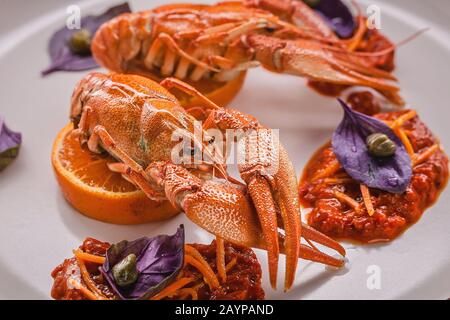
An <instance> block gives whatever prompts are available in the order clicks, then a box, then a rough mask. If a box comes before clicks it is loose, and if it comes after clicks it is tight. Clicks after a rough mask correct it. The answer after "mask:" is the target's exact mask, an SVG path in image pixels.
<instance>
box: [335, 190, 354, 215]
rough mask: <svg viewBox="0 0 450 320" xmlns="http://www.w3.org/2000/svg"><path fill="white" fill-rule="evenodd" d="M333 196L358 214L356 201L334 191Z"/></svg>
mask: <svg viewBox="0 0 450 320" xmlns="http://www.w3.org/2000/svg"><path fill="white" fill-rule="evenodd" d="M334 195H335V196H336V198H338V200H339V201H342V202H345V203H346V204H348V205H349V206H350V207H352V208H353V209H355V211H357V212H359V203H358V202H357V201H356V200H354V199H352V198H351V197H349V196H348V195H346V194H345V193H342V192H340V191H334Z"/></svg>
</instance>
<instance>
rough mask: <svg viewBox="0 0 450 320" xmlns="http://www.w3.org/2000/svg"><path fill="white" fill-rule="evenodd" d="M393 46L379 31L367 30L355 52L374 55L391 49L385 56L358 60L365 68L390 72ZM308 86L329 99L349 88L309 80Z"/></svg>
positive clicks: (393, 64)
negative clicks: (361, 61) (363, 63)
mask: <svg viewBox="0 0 450 320" xmlns="http://www.w3.org/2000/svg"><path fill="white" fill-rule="evenodd" d="M393 46H394V45H393V43H392V42H391V41H389V39H388V38H386V37H385V36H384V35H383V34H382V33H380V31H378V30H376V29H368V30H367V31H366V33H365V34H364V36H363V38H362V39H361V41H360V42H359V44H358V46H357V48H356V50H355V51H356V52H366V53H374V52H380V51H383V50H386V49H390V48H392V49H393V50H392V51H390V52H386V54H381V55H373V56H371V57H360V59H362V60H363V61H365V63H366V64H367V66H370V67H374V68H377V69H381V70H385V71H388V72H391V71H393V70H394V69H395V63H394V58H395V50H394V47H393ZM350 57H351V55H350ZM308 85H309V87H310V88H312V89H313V90H315V91H317V92H318V93H320V94H323V95H326V96H331V97H337V96H339V95H341V93H342V91H344V90H345V89H347V88H348V87H349V86H346V85H340V84H333V83H327V82H320V81H314V80H309V81H308Z"/></svg>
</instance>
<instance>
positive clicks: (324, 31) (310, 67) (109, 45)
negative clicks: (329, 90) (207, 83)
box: [92, 0, 403, 105]
mask: <svg viewBox="0 0 450 320" xmlns="http://www.w3.org/2000/svg"><path fill="white" fill-rule="evenodd" d="M363 24H364V23H363ZM363 24H361V25H363ZM357 34H361V33H357ZM353 47H354V46H353V44H352V43H349V42H345V41H344V40H341V39H339V38H338V37H337V36H336V35H335V34H334V33H333V32H332V31H331V29H330V28H329V27H328V26H327V25H326V23H325V22H324V21H323V20H322V19H321V18H320V17H319V16H318V15H317V14H316V13H315V12H314V11H313V10H312V9H311V8H309V7H308V6H307V5H306V4H305V3H303V2H302V1H296V0H243V1H233V2H223V3H218V4H215V5H196V4H174V5H166V6H162V7H159V8H155V9H153V10H147V11H142V12H137V13H131V14H123V15H120V16H119V17H116V18H114V19H112V20H111V21H109V22H107V23H105V24H104V25H103V26H101V27H100V29H99V30H98V31H97V33H96V35H95V37H94V39H93V41H92V52H93V54H94V57H95V58H96V60H97V61H98V62H99V63H100V64H101V65H102V66H104V67H106V68H108V69H110V70H112V71H115V72H118V73H138V74H143V75H148V74H154V73H155V71H156V72H158V73H159V74H160V75H161V76H162V77H167V76H172V77H176V78H178V79H190V80H192V81H198V80H200V79H202V78H208V79H211V80H212V81H219V82H224V81H229V80H231V79H233V78H234V77H236V76H237V75H238V74H239V73H240V72H241V71H243V70H246V69H248V68H251V67H254V66H257V65H260V64H261V65H262V66H264V67H265V68H267V69H269V70H271V71H274V72H280V73H289V74H293V75H297V76H301V77H306V78H307V79H309V80H312V81H315V82H321V83H329V84H333V85H343V86H352V85H357V86H366V87H371V88H374V89H376V90H378V91H379V92H380V93H382V94H383V95H384V96H386V97H387V98H388V99H389V100H390V101H391V102H393V103H394V104H397V105H402V104H403V100H402V98H401V97H400V96H399V94H398V91H399V88H398V87H397V86H395V85H393V84H392V83H391V82H390V81H392V80H396V79H395V78H394V76H393V75H392V74H391V73H389V72H387V71H385V70H381V69H380V68H377V67H376V66H375V65H374V63H373V61H374V60H373V59H372V58H373V56H371V55H361V54H358V53H356V52H353V50H354V48H353ZM369 57H371V58H369Z"/></svg>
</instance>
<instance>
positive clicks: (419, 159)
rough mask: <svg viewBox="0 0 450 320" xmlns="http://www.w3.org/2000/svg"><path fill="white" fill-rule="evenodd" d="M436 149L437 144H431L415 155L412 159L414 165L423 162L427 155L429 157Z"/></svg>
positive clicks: (437, 148)
mask: <svg viewBox="0 0 450 320" xmlns="http://www.w3.org/2000/svg"><path fill="white" fill-rule="evenodd" d="M438 150H439V145H437V144H434V145H432V146H431V147H429V148H428V149H427V150H425V151H424V152H422V153H421V154H419V155H417V157H416V158H415V159H414V161H413V162H414V165H415V166H416V165H418V164H421V163H423V162H425V161H426V160H427V159H428V158H429V157H431V156H432V155H433V154H434V153H435V152H436V151H438Z"/></svg>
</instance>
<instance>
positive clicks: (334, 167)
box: [311, 159, 341, 181]
mask: <svg viewBox="0 0 450 320" xmlns="http://www.w3.org/2000/svg"><path fill="white" fill-rule="evenodd" d="M340 168H341V165H340V164H339V161H338V160H337V159H335V160H334V161H333V162H332V163H331V164H330V165H328V166H327V167H326V168H325V169H324V170H322V171H320V172H319V173H318V174H316V175H315V176H314V177H313V178H312V179H311V181H316V180H319V179H323V178H326V177H329V176H331V175H332V174H334V173H336V171H338V170H339V169H340Z"/></svg>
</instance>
